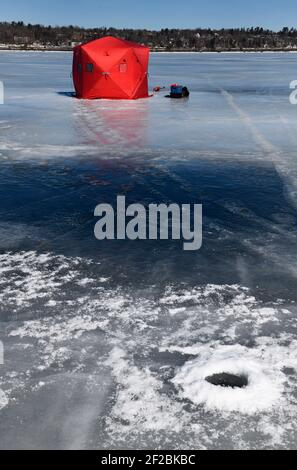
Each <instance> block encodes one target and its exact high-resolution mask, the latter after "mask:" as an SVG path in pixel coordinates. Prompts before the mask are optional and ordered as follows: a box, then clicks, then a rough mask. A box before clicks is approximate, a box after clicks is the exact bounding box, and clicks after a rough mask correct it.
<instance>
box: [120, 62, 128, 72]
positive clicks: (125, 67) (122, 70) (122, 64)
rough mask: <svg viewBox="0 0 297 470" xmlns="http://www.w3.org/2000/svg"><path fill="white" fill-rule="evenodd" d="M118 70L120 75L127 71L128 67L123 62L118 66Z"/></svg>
mask: <svg viewBox="0 0 297 470" xmlns="http://www.w3.org/2000/svg"><path fill="white" fill-rule="evenodd" d="M119 68H120V72H121V73H126V72H127V70H128V65H127V63H126V62H123V63H121V64H120V65H119Z"/></svg>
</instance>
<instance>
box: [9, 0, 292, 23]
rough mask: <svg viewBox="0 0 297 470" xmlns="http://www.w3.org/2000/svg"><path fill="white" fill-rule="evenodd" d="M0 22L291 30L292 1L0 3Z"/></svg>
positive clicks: (50, 0) (31, 0) (39, 0)
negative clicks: (260, 27) (284, 27)
mask: <svg viewBox="0 0 297 470" xmlns="http://www.w3.org/2000/svg"><path fill="white" fill-rule="evenodd" d="M0 21H24V22H25V23H40V24H46V25H49V24H50V25H70V24H73V25H79V26H84V27H100V26H114V27H117V28H124V27H125V28H147V29H161V28H196V27H209V28H229V27H250V26H263V27H265V28H270V29H274V30H278V29H281V28H282V27H283V26H288V27H292V26H293V27H297V1H296V0H282V1H281V0H245V1H240V0H208V1H207V0H180V1H177V0H146V1H144V0H84V1H76V0H47V1H44V0H26V1H24V0H10V1H7V0H2V2H1V9H0Z"/></svg>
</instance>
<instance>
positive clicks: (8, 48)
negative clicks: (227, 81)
mask: <svg viewBox="0 0 297 470" xmlns="http://www.w3.org/2000/svg"><path fill="white" fill-rule="evenodd" d="M150 51H151V53H157V54H281V53H297V49H243V50H230V49H225V50H223V49H222V50H216V51H212V50H203V51H194V50H178V49H176V50H170V51H166V50H160V49H154V48H152V49H150ZM0 52H73V48H57V49H55V48H45V49H41V48H28V49H27V48H24V47H14V46H3V47H1V46H0Z"/></svg>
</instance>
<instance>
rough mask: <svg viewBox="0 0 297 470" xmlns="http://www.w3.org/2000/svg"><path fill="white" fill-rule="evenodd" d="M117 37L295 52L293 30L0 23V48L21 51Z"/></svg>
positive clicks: (171, 46)
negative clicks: (158, 29)
mask: <svg viewBox="0 0 297 470" xmlns="http://www.w3.org/2000/svg"><path fill="white" fill-rule="evenodd" d="M107 35H111V36H117V37H120V38H123V39H127V40H130V41H135V42H139V43H142V44H145V45H147V46H149V47H150V48H151V49H153V50H154V49H155V50H158V49H159V50H168V51H170V50H194V51H220V50H227V51H228V50H254V49H257V50H259V49H260V50H265V49H268V50H276V49H295V48H296V49H297V29H295V28H288V27H284V28H283V29H282V30H281V31H271V30H267V29H263V28H260V27H256V28H240V29H239V28H238V29H236V28H230V29H220V30H213V29H203V28H196V29H168V28H165V29H161V30H160V31H150V30H146V29H115V28H106V27H99V28H92V29H86V28H81V27H79V26H72V25H70V26H62V27H61V26H43V25H40V24H25V23H23V22H22V21H18V22H14V21H13V22H11V23H8V22H2V23H0V44H2V45H12V46H16V47H17V46H18V47H22V48H34V47H43V48H71V47H72V46H74V45H75V44H78V43H81V42H86V41H90V40H92V39H96V38H100V37H103V36H107Z"/></svg>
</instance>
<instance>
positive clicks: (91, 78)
mask: <svg viewBox="0 0 297 470" xmlns="http://www.w3.org/2000/svg"><path fill="white" fill-rule="evenodd" d="M149 54H150V51H149V49H148V48H147V47H145V46H142V45H140V44H136V43H134V42H130V41H125V40H123V39H117V38H114V37H112V36H107V37H105V38H102V39H97V40H95V41H90V42H88V43H86V44H81V45H79V46H76V47H75V48H74V50H73V82H74V88H75V91H76V96H77V98H83V99H90V100H91V99H98V98H104V99H117V100H136V99H139V98H148V96H149V93H148V65H149Z"/></svg>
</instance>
